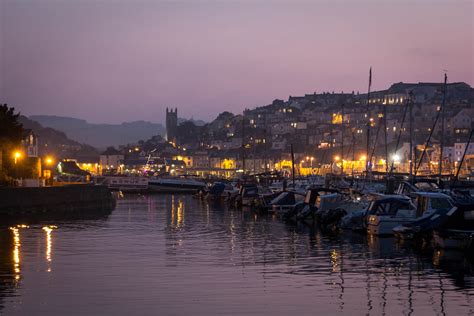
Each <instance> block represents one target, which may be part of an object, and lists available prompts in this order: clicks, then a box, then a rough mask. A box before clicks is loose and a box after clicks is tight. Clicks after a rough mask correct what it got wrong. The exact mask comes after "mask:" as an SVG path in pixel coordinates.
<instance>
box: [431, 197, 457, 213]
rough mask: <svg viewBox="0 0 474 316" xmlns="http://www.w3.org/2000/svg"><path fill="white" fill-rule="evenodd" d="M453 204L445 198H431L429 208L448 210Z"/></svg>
mask: <svg viewBox="0 0 474 316" xmlns="http://www.w3.org/2000/svg"><path fill="white" fill-rule="evenodd" d="M452 206H453V205H452V204H451V202H450V201H449V199H447V198H432V199H431V208H433V209H435V210H449V209H450V208H451V207H452Z"/></svg>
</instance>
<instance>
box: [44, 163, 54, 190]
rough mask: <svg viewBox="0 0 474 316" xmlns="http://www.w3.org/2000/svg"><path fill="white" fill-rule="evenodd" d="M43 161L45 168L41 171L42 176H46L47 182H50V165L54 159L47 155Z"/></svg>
mask: <svg viewBox="0 0 474 316" xmlns="http://www.w3.org/2000/svg"><path fill="white" fill-rule="evenodd" d="M44 162H45V165H46V168H45V170H44V171H43V176H44V177H45V178H46V182H47V184H52V178H51V167H52V166H53V164H54V159H53V157H51V156H47V157H46V158H45V159H44Z"/></svg>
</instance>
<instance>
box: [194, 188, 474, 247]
mask: <svg viewBox="0 0 474 316" xmlns="http://www.w3.org/2000/svg"><path fill="white" fill-rule="evenodd" d="M272 189H273V190H272ZM367 191H368V190H365V193H361V190H354V189H353V188H349V187H347V186H346V187H343V188H337V187H330V188H327V187H324V185H321V184H320V185H315V184H313V185H308V186H306V187H304V186H301V185H300V186H298V184H296V185H295V186H292V185H291V184H290V185H288V188H286V189H281V188H280V190H279V189H278V186H273V187H272V186H260V185H257V184H252V183H248V184H242V185H239V186H238V188H236V187H234V186H233V185H231V184H228V183H227V184H226V183H214V184H213V185H212V186H211V187H210V188H209V189H207V190H204V191H200V193H199V194H198V195H199V196H200V197H201V198H205V199H226V200H228V201H229V202H230V203H232V204H233V205H236V206H243V207H250V208H252V209H255V210H264V211H268V212H272V213H274V214H277V215H278V216H279V217H281V218H282V219H283V220H286V221H292V222H305V223H308V224H316V225H318V226H319V227H320V228H321V229H323V230H328V231H341V230H352V231H359V232H364V233H368V234H370V235H378V236H388V235H395V236H396V237H397V238H400V239H402V240H413V241H422V242H424V243H426V242H429V243H432V244H433V245H434V246H435V247H439V248H458V249H462V250H465V251H469V252H471V253H473V254H474V197H473V196H472V194H471V192H470V191H469V189H468V188H467V187H464V188H456V189H441V188H439V187H438V186H437V185H436V183H435V182H433V181H429V180H419V181H417V182H416V183H413V182H409V181H401V182H400V183H399V185H398V188H397V189H396V190H395V192H394V193H392V194H384V193H376V192H370V190H369V192H367Z"/></svg>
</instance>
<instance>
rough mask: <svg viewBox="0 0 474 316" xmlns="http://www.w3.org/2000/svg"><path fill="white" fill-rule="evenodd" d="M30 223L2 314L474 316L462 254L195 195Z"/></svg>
mask: <svg viewBox="0 0 474 316" xmlns="http://www.w3.org/2000/svg"><path fill="white" fill-rule="evenodd" d="M24 224H28V225H29V226H28V227H26V226H25V227H18V226H14V227H1V228H0V314H5V315H16V314H18V315H20V314H21V315H39V314H48V315H75V314H81V315H97V314H101V315H103V314H114V315H124V314H129V315H228V314H231V315H236V314H238V315H260V314H270V315H289V314H290V313H294V314H295V315H315V314H325V315H333V314H351V315H361V314H364V315H365V314H371V315H383V314H387V315H400V314H404V315H445V314H446V315H474V267H473V265H472V263H471V262H469V261H467V260H466V259H465V258H464V257H463V256H462V255H461V254H459V253H456V252H451V253H448V252H434V253H433V252H432V251H426V252H425V253H423V251H415V250H413V249H412V248H411V247H407V246H403V245H399V244H397V243H396V242H395V241H394V240H393V239H392V238H378V239H377V238H376V239H371V238H367V237H366V236H363V235H358V234H349V233H346V234H342V235H339V236H327V235H324V234H322V233H321V232H319V231H318V230H316V229H314V228H310V227H308V226H304V225H302V226H295V225H288V224H285V223H282V222H281V221H279V220H278V219H277V218H274V217H272V216H270V215H264V214H257V213H254V212H252V211H251V210H236V209H231V208H228V207H227V206H226V205H225V204H219V203H207V202H202V201H199V200H195V199H193V198H192V197H191V196H186V195H151V196H138V195H137V196H126V197H124V198H122V199H120V200H119V201H118V203H117V208H116V209H115V210H114V211H113V212H112V213H111V214H108V215H102V216H98V218H95V219H82V220H74V221H72V220H69V221H67V220H62V221H49V222H42V223H24ZM420 252H421V253H420Z"/></svg>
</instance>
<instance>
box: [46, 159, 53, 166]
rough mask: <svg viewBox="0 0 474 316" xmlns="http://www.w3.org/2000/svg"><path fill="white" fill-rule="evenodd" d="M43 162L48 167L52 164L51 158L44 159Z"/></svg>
mask: <svg viewBox="0 0 474 316" xmlns="http://www.w3.org/2000/svg"><path fill="white" fill-rule="evenodd" d="M45 162H46V164H47V165H48V166H51V165H52V164H53V162H54V159H53V158H52V157H46V159H45Z"/></svg>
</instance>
